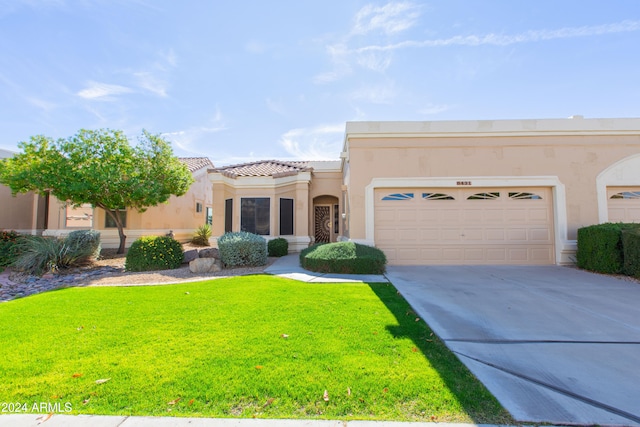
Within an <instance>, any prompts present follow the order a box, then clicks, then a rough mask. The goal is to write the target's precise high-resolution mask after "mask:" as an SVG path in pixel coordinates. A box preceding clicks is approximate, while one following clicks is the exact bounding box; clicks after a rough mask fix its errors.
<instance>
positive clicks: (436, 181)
mask: <svg viewBox="0 0 640 427" xmlns="http://www.w3.org/2000/svg"><path fill="white" fill-rule="evenodd" d="M459 181H466V182H468V183H469V182H470V183H471V185H466V186H465V188H473V187H502V188H504V187H551V190H552V194H553V227H554V240H555V241H554V243H555V262H556V264H560V263H564V262H566V261H567V260H566V258H567V256H566V254H567V252H568V251H569V252H571V250H572V248H573V247H574V244H575V242H572V241H569V240H567V230H568V227H567V201H566V190H565V186H564V184H563V183H562V182H561V181H560V179H559V178H558V177H557V176H490V177H487V176H480V177H478V176H468V177H462V176H461V177H456V178H447V177H428V178H426V177H425V178H373V179H372V180H371V183H370V184H369V185H367V186H366V187H365V197H364V198H365V236H366V238H365V240H364V241H365V242H367V244H373V243H374V242H375V239H374V236H375V227H374V224H375V221H374V220H375V218H374V202H375V196H374V193H375V190H376V189H380V188H403V187H413V188H429V187H432V188H437V187H438V188H443V187H444V188H447V187H450V188H458V187H459V185H458V182H459ZM563 253H564V255H565V256H563Z"/></svg>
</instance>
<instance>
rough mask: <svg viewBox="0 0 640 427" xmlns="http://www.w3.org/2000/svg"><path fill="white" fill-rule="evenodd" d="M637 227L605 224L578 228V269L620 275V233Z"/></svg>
mask: <svg viewBox="0 0 640 427" xmlns="http://www.w3.org/2000/svg"><path fill="white" fill-rule="evenodd" d="M638 227H639V225H638V224H627V223H605V224H597V225H591V226H588V227H582V228H579V229H578V251H577V253H576V259H577V262H578V267H580V268H584V269H585V270H590V271H596V272H598V273H605V274H618V273H622V270H623V267H624V253H623V248H622V232H623V231H624V230H631V229H636V228H638Z"/></svg>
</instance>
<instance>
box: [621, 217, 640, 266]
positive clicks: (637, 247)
mask: <svg viewBox="0 0 640 427" xmlns="http://www.w3.org/2000/svg"><path fill="white" fill-rule="evenodd" d="M622 251H623V258H624V261H623V266H622V272H623V273H624V274H626V275H627V276H634V277H640V229H638V228H633V229H630V230H623V231H622Z"/></svg>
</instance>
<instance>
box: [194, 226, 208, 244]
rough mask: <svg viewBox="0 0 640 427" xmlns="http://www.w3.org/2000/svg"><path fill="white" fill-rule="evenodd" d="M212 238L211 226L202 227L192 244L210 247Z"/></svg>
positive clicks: (198, 229)
mask: <svg viewBox="0 0 640 427" xmlns="http://www.w3.org/2000/svg"><path fill="white" fill-rule="evenodd" d="M210 237H211V226H210V225H209V224H204V225H201V226H200V227H198V228H197V229H196V232H195V234H194V235H193V239H191V243H193V244H194V245H200V246H209V238H210Z"/></svg>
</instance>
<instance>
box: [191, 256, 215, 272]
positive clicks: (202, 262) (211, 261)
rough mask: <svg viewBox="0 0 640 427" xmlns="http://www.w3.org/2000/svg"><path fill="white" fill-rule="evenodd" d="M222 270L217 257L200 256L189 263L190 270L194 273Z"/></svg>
mask: <svg viewBox="0 0 640 427" xmlns="http://www.w3.org/2000/svg"><path fill="white" fill-rule="evenodd" d="M220 270H221V266H220V262H219V261H216V259H215V258H198V259H194V260H193V261H191V262H190V263H189V271H191V272H192V273H194V274H202V273H215V272H218V271H220Z"/></svg>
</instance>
